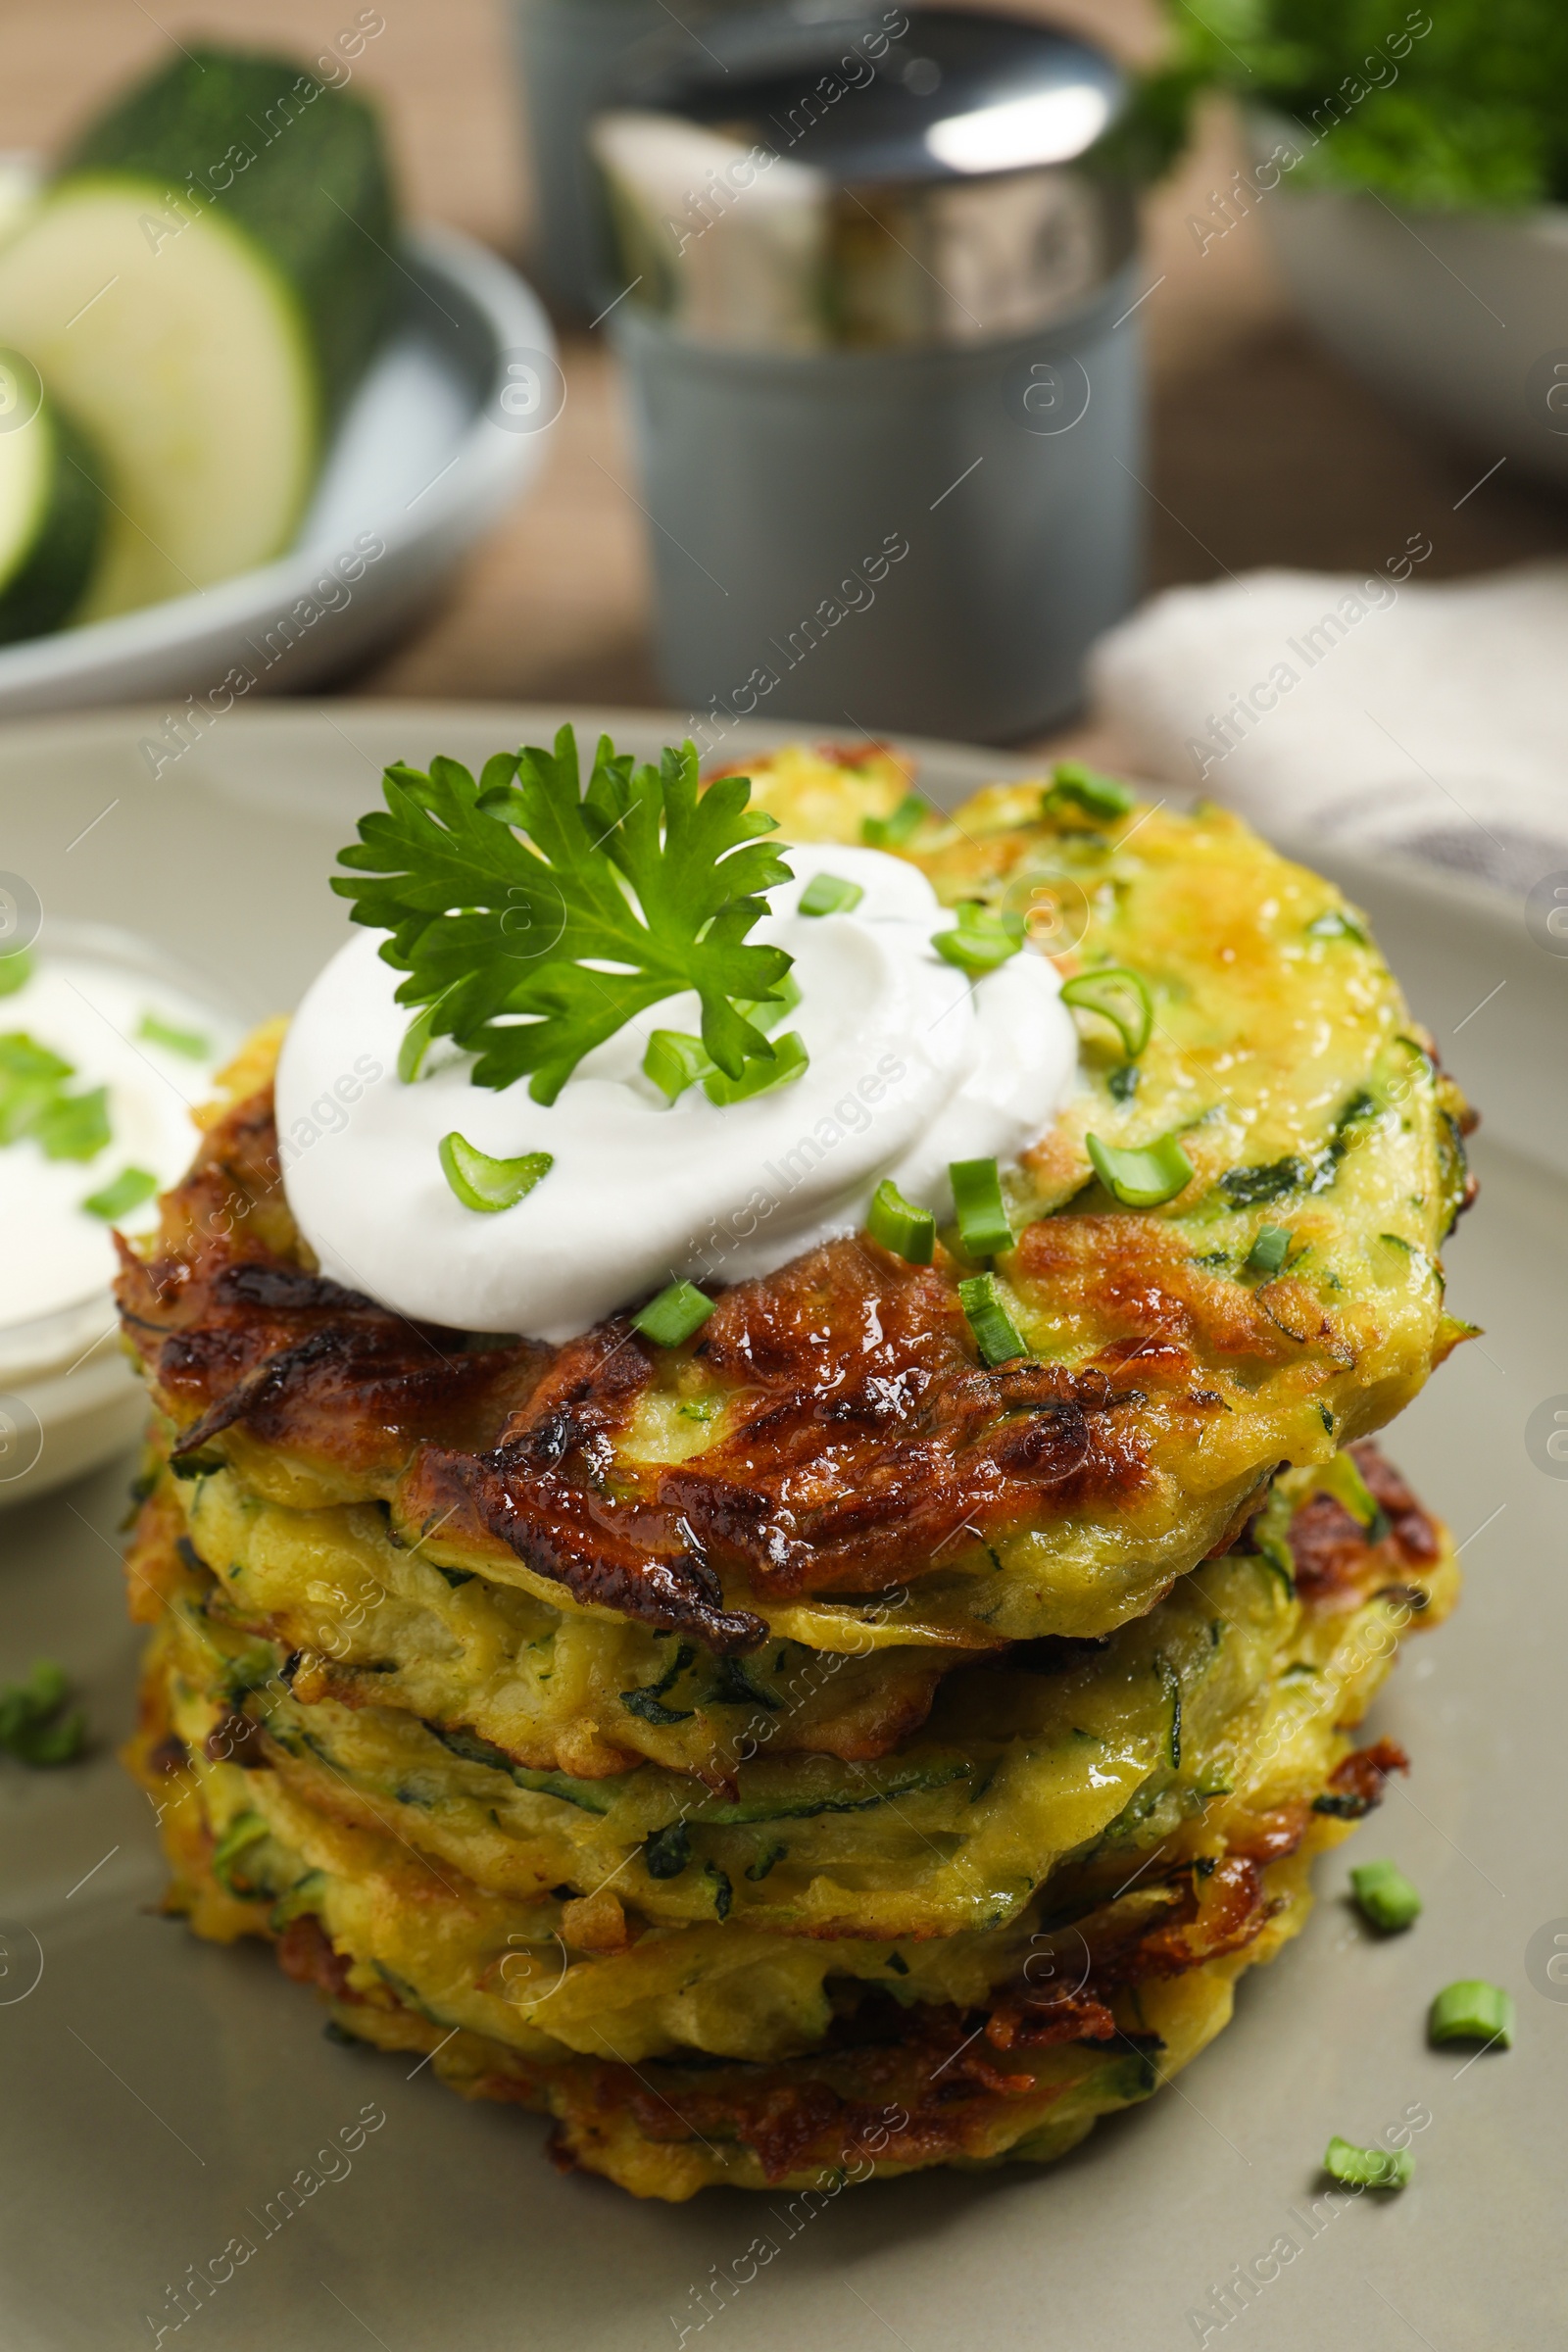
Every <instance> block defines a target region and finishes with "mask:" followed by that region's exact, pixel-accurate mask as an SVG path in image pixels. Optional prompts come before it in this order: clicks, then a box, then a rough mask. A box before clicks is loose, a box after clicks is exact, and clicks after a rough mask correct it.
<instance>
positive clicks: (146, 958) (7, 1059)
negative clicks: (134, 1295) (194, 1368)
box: [0, 922, 239, 1509]
mask: <svg viewBox="0 0 1568 2352" xmlns="http://www.w3.org/2000/svg"><path fill="white" fill-rule="evenodd" d="M217 1000H218V992H217V991H214V990H209V989H207V988H205V987H204V985H203V983H202V982H201V981H200V980H199V979H196V978H193V977H192V976H190V975H187V974H186V973H184V972H183V971H180V970H178V969H176V968H175V967H174V966H173V965H172V963H171V962H170V961H169V960H168V958H167V957H165V956H163V955H161V954H160V952H159V951H158V950H157V949H156V948H153V947H151V946H150V945H148V944H146V943H144V942H142V941H140V940H137V939H135V938H133V937H131V936H130V935H128V934H125V933H122V932H118V931H113V930H109V929H107V928H102V927H99V926H97V925H76V924H68V923H56V922H51V923H49V924H47V925H46V927H45V931H44V934H43V938H42V940H41V941H40V943H39V944H38V945H37V946H35V947H33V948H31V949H28V950H27V951H25V953H24V954H19V955H15V956H4V957H0V1509H3V1508H4V1507H5V1506H6V1505H7V1504H9V1503H12V1502H17V1501H21V1500H30V1499H31V1498H32V1497H33V1496H34V1495H40V1494H43V1493H45V1492H46V1491H47V1490H48V1489H50V1488H52V1487H57V1486H60V1485H63V1484H64V1483H65V1481H66V1480H68V1479H71V1478H75V1477H78V1476H80V1475H81V1474H82V1473H83V1472H84V1471H87V1470H89V1469H92V1468H94V1467H95V1466H96V1465H97V1464H98V1463H99V1462H101V1461H104V1460H107V1459H108V1458H109V1456H110V1455H111V1454H113V1453H115V1452H117V1451H118V1450H119V1449H120V1448H121V1447H122V1446H126V1445H129V1444H130V1443H131V1442H132V1440H133V1439H134V1438H135V1436H136V1433H137V1431H138V1429H139V1427H140V1425H141V1422H142V1420H143V1418H144V1415H145V1409H146V1407H145V1400H144V1397H143V1395H142V1391H141V1388H140V1384H139V1383H138V1382H137V1381H136V1379H135V1377H134V1375H133V1374H132V1372H131V1370H130V1367H129V1365H128V1364H127V1362H126V1361H125V1358H124V1356H123V1352H122V1350H121V1348H120V1344H119V1336H118V1323H117V1317H116V1314H115V1308H114V1302H113V1299H112V1298H111V1296H110V1284H111V1282H112V1281H113V1278H114V1273H115V1266H116V1257H115V1248H114V1242H113V1239H112V1236H113V1233H114V1230H115V1228H116V1227H118V1228H119V1229H120V1230H121V1231H122V1232H123V1233H126V1234H128V1235H132V1236H134V1235H137V1234H141V1233H145V1232H147V1231H149V1230H150V1229H151V1228H152V1227H153V1226H154V1225H155V1224H156V1222H157V1215H158V1208H157V1195H158V1193H159V1192H161V1191H162V1190H163V1189H164V1188H165V1187H166V1186H168V1185H170V1184H172V1182H174V1180H175V1179H176V1178H177V1177H178V1176H179V1175H180V1174H181V1173H182V1171H183V1170H184V1168H185V1167H186V1166H187V1164H188V1163H189V1160H190V1155H191V1147H192V1143H193V1141H194V1136H193V1130H192V1126H191V1112H192V1110H193V1108H194V1107H195V1106H196V1105H197V1104H198V1103H202V1102H203V1101H205V1100H206V1098H207V1096H208V1095H209V1094H210V1093H211V1091H212V1080H213V1074H214V1072H215V1070H216V1069H217V1068H218V1067H219V1066H220V1064H221V1062H223V1061H225V1060H226V1059H227V1058H228V1056H229V1055H230V1054H231V1053H232V1052H233V1049H234V1046H235V1044H236V1042H237V1039H238V1035H239V1023H238V1021H237V1020H236V1018H235V1016H234V1013H233V1011H232V1010H231V1009H230V1008H229V1007H227V1006H226V1005H221V1004H220V1003H219V1002H218V1001H217Z"/></svg>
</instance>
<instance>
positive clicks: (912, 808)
mask: <svg viewBox="0 0 1568 2352" xmlns="http://www.w3.org/2000/svg"><path fill="white" fill-rule="evenodd" d="M926 813H927V811H926V805H925V803H924V801H922V800H921V798H920V796H919V794H918V793H917V792H907V793H906V794H905V796H904V798H903V800H902V801H901V802H900V803H899V805H898V807H897V808H896V809H894V811H893V813H892V815H891V816H867V817H862V818H861V820H860V839H861V840H862V841H863V842H865V843H866V844H867V845H868V846H869V847H870V848H871V849H873V850H896V849H900V848H902V846H903V844H904V843H905V842H907V840H908V838H909V836H910V834H911V833H916V832H918V831H919V828H920V822H921V819H922V818H923V817H924V816H925V815H926Z"/></svg>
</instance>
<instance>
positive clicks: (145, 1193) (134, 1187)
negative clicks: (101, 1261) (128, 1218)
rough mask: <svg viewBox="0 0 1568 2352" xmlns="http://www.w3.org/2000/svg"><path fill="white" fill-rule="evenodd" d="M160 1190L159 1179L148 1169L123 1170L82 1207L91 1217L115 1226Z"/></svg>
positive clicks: (84, 1202) (93, 1194)
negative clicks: (120, 1219) (129, 1211)
mask: <svg viewBox="0 0 1568 2352" xmlns="http://www.w3.org/2000/svg"><path fill="white" fill-rule="evenodd" d="M157 1190H158V1179H157V1177H156V1176H154V1175H152V1174H150V1172H149V1171H148V1170H147V1169H146V1168H122V1169H121V1171H120V1174H119V1175H118V1176H116V1177H115V1178H114V1179H113V1181H112V1182H111V1183H109V1184H106V1185H104V1186H103V1187H102V1188H101V1190H99V1191H98V1192H96V1193H89V1194H88V1195H87V1198H86V1200H85V1201H83V1202H82V1204H81V1205H82V1207H83V1208H84V1209H85V1210H86V1211H87V1214H88V1216H89V1217H102V1218H103V1219H104V1221H105V1223H106V1224H109V1225H113V1224H114V1222H115V1220H116V1219H117V1218H118V1217H123V1216H124V1215H125V1214H126V1212H127V1211H128V1210H130V1209H133V1208H140V1206H141V1204H142V1202H143V1201H150V1200H151V1199H152V1197H153V1195H154V1193H156V1192H157Z"/></svg>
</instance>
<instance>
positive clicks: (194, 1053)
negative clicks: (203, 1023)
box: [136, 1012, 213, 1061]
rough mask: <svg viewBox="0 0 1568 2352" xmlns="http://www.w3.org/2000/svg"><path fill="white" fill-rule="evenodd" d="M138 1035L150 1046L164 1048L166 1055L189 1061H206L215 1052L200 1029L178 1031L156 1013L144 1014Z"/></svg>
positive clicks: (172, 1024)
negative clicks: (180, 1056)
mask: <svg viewBox="0 0 1568 2352" xmlns="http://www.w3.org/2000/svg"><path fill="white" fill-rule="evenodd" d="M136 1035H137V1036H138V1037H141V1038H145V1039H146V1041H147V1043H148V1045H150V1046H162V1047H163V1048H164V1050H165V1051H166V1053H170V1054H184V1056H185V1058H186V1060H187V1061H205V1060H206V1059H207V1058H208V1056H209V1054H211V1053H212V1050H213V1041H212V1039H211V1038H210V1037H204V1036H203V1034H202V1032H201V1031H200V1030H199V1029H178V1028H176V1027H175V1026H174V1023H173V1022H172V1021H166V1020H164V1019H162V1018H161V1017H160V1015H159V1014H158V1013H156V1012H144V1013H143V1014H142V1016H141V1026H140V1027H139V1028H138V1029H137V1031H136Z"/></svg>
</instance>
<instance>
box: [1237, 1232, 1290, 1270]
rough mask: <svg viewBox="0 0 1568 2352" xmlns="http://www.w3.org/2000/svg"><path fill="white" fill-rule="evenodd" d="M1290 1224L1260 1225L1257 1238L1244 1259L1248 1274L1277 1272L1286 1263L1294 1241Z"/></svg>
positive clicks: (1244, 1266)
mask: <svg viewBox="0 0 1568 2352" xmlns="http://www.w3.org/2000/svg"><path fill="white" fill-rule="evenodd" d="M1292 1238H1293V1237H1292V1234H1291V1229H1290V1227H1289V1226H1288V1225H1260V1226H1259V1227H1258V1229H1257V1239H1256V1240H1255V1241H1254V1242H1253V1244H1252V1247H1251V1248H1250V1250H1249V1251H1248V1252H1247V1256H1246V1258H1245V1259H1244V1260H1243V1270H1244V1272H1246V1273H1248V1274H1277V1273H1278V1272H1279V1270H1280V1268H1281V1266H1283V1265H1284V1263H1285V1259H1286V1255H1287V1252H1288V1251H1289V1250H1290V1247H1291V1241H1292Z"/></svg>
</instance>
